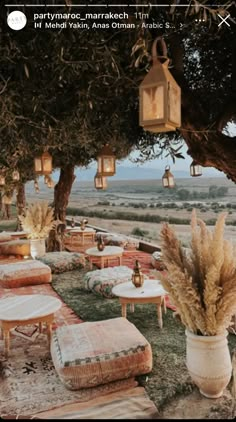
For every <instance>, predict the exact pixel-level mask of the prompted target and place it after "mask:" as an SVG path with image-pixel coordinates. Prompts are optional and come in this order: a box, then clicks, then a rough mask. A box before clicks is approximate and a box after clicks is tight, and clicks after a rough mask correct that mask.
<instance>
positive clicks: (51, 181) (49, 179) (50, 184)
mask: <svg viewBox="0 0 236 422" xmlns="http://www.w3.org/2000/svg"><path fill="white" fill-rule="evenodd" d="M45 177H46V176H45ZM54 186H55V182H54V180H53V179H52V178H51V177H50V176H48V180H47V187H48V188H54Z"/></svg>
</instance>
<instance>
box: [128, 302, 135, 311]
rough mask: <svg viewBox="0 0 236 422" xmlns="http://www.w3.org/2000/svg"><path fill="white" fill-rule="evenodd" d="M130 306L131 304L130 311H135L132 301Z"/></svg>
mask: <svg viewBox="0 0 236 422" xmlns="http://www.w3.org/2000/svg"><path fill="white" fill-rule="evenodd" d="M129 306H130V311H131V312H134V303H130V305H129Z"/></svg>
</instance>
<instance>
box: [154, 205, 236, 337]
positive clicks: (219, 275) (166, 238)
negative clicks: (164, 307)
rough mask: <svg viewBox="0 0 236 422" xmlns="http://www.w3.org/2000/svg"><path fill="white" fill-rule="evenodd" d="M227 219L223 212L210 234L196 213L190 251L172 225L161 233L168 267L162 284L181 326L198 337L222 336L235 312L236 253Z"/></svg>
mask: <svg viewBox="0 0 236 422" xmlns="http://www.w3.org/2000/svg"><path fill="white" fill-rule="evenodd" d="M226 216H227V213H221V214H220V215H219V217H218V219H217V221H216V224H215V227H214V230H213V231H210V230H209V229H208V228H207V227H206V224H205V223H204V222H203V221H202V220H201V219H197V216H196V211H195V210H193V212H192V219H191V233H192V236H191V243H190V249H189V251H186V249H185V248H183V247H182V245H181V243H180V241H179V240H178V239H177V237H176V234H175V231H174V229H173V228H172V227H171V226H170V225H169V224H167V223H165V224H164V225H163V227H162V231H161V238H162V254H163V262H164V263H165V265H166V267H167V274H166V275H161V282H162V284H163V286H164V288H165V289H166V290H167V291H168V294H169V295H170V298H171V300H172V302H173V304H174V305H175V306H176V308H177V312H178V314H179V316H180V319H181V321H182V323H183V324H184V325H185V326H186V328H187V329H188V330H190V331H192V332H193V333H194V334H197V335H203V336H212V335H217V334H220V333H222V332H223V331H224V330H225V329H227V328H228V327H229V325H230V322H231V319H232V316H233V315H234V314H235V313H236V262H235V251H234V247H233V245H232V243H231V241H229V240H225V239H224V225H225V219H226Z"/></svg>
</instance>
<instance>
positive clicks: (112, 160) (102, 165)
mask: <svg viewBox="0 0 236 422" xmlns="http://www.w3.org/2000/svg"><path fill="white" fill-rule="evenodd" d="M97 162H98V169H97V172H98V173H99V174H101V175H102V176H114V174H115V172H116V157H115V155H114V154H113V152H112V150H111V148H110V147H109V145H105V146H104V147H103V148H102V149H101V151H100V153H99V154H98V156H97Z"/></svg>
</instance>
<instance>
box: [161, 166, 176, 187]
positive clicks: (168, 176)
mask: <svg viewBox="0 0 236 422" xmlns="http://www.w3.org/2000/svg"><path fill="white" fill-rule="evenodd" d="M162 185H163V187H164V188H173V187H174V186H175V180H174V176H173V174H172V173H171V172H170V166H166V168H165V173H164V174H163V176H162Z"/></svg>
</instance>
